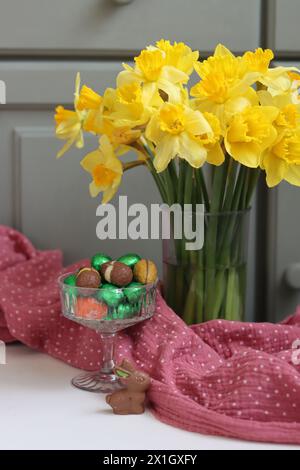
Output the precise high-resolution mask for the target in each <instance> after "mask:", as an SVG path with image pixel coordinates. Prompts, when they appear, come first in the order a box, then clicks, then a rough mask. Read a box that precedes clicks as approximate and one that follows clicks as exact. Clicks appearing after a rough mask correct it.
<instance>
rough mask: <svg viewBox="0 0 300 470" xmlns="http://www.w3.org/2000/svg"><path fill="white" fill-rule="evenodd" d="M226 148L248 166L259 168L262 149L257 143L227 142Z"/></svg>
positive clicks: (235, 158)
mask: <svg viewBox="0 0 300 470" xmlns="http://www.w3.org/2000/svg"><path fill="white" fill-rule="evenodd" d="M225 146H226V150H227V152H228V153H229V155H231V156H232V158H233V159H234V160H236V161H237V162H239V163H241V164H242V165H245V166H247V167H248V168H257V167H258V166H259V163H260V156H261V151H260V149H259V147H258V145H256V144H255V143H252V142H249V143H248V142H247V143H244V142H239V143H232V142H231V143H229V142H228V141H227V142H225Z"/></svg>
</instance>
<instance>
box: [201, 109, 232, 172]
mask: <svg viewBox="0 0 300 470" xmlns="http://www.w3.org/2000/svg"><path fill="white" fill-rule="evenodd" d="M203 116H204V117H205V119H206V120H207V122H208V123H209V125H210V127H211V129H212V131H211V132H208V133H206V134H202V135H198V136H196V137H195V139H196V141H197V142H199V143H201V144H202V145H203V146H204V147H205V148H206V150H207V158H206V161H207V163H210V164H211V165H216V166H219V165H221V164H222V163H223V162H224V160H225V156H224V152H223V150H222V146H221V143H220V140H221V137H222V130H221V125H220V121H219V119H218V118H217V117H216V116H214V114H211V113H207V112H204V113H203Z"/></svg>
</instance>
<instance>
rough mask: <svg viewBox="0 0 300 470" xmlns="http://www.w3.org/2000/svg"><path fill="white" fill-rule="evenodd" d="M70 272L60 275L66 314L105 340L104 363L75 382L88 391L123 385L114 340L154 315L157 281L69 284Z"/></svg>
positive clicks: (76, 378) (115, 388)
mask: <svg viewBox="0 0 300 470" xmlns="http://www.w3.org/2000/svg"><path fill="white" fill-rule="evenodd" d="M68 278H70V274H65V275H63V276H61V277H60V278H59V287H60V296H61V303H62V313H63V315H64V317H66V318H68V319H69V320H72V321H75V322H76V323H79V324H80V325H83V326H86V327H87V328H91V329H93V330H95V331H97V333H98V334H99V340H100V341H101V343H102V367H101V369H100V371H99V372H88V373H83V374H80V375H79V376H77V377H75V378H74V379H73V380H72V384H73V385H74V386H75V387H77V388H80V389H81V390H86V391H89V392H96V393H97V392H103V393H109V392H112V391H115V390H118V389H120V388H122V385H121V383H120V381H119V377H118V375H117V374H116V373H115V363H114V341H115V337H116V334H117V333H118V332H119V331H121V330H124V329H125V328H128V327H130V326H133V325H135V324H137V323H140V322H142V321H144V320H147V319H149V318H151V317H152V316H153V315H154V313H155V303H156V283H154V284H145V285H142V286H141V285H140V284H138V283H131V284H130V285H129V286H127V287H122V288H119V287H115V286H113V285H111V284H103V285H102V286H101V287H100V288H93V289H91V288H86V287H77V286H73V285H68V284H67V283H66V280H67V279H68Z"/></svg>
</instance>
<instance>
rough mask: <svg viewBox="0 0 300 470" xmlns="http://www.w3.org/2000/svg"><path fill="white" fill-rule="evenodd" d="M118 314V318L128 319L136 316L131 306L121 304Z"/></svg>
mask: <svg viewBox="0 0 300 470" xmlns="http://www.w3.org/2000/svg"><path fill="white" fill-rule="evenodd" d="M117 314H118V318H128V317H131V316H132V315H133V314H134V310H133V308H132V306H131V305H130V304H120V305H119V307H118V313H117Z"/></svg>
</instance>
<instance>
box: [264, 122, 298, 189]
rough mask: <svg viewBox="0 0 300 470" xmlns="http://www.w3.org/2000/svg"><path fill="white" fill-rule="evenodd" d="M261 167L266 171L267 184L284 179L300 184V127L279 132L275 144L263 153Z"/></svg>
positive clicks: (274, 184) (270, 185)
mask: <svg viewBox="0 0 300 470" xmlns="http://www.w3.org/2000/svg"><path fill="white" fill-rule="evenodd" d="M261 168H262V169H263V170H265V172H266V180H267V185H268V186H269V187H273V186H276V185H277V184H279V183H280V182H281V181H282V180H285V181H287V182H288V183H290V184H293V185H295V186H300V129H299V128H298V129H296V130H294V131H291V130H288V131H285V132H282V133H280V134H279V136H278V139H277V140H276V142H275V144H274V145H273V146H272V147H271V148H268V149H266V151H265V152H264V153H263V155H262V159H261Z"/></svg>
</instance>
